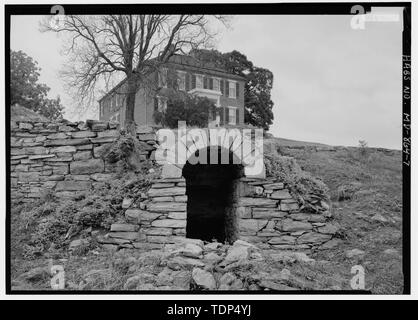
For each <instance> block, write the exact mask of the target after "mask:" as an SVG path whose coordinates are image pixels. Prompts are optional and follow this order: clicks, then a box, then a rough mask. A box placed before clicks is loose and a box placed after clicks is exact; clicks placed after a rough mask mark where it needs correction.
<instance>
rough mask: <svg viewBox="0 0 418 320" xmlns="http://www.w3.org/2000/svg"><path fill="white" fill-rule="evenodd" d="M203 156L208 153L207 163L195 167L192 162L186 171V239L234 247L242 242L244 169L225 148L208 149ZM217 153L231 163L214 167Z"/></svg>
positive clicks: (187, 165) (183, 170)
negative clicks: (240, 221) (240, 210)
mask: <svg viewBox="0 0 418 320" xmlns="http://www.w3.org/2000/svg"><path fill="white" fill-rule="evenodd" d="M199 152H200V153H202V152H205V155H204V156H205V157H206V160H207V161H206V163H194V162H191V161H190V158H189V159H188V161H187V162H186V164H185V165H184V167H183V169H182V175H183V177H184V178H185V180H186V195H187V224H186V237H188V238H198V239H202V240H206V241H211V240H213V239H216V240H217V241H219V242H230V243H232V242H233V241H235V240H236V239H237V238H238V226H237V216H236V207H237V206H236V204H237V201H238V197H239V183H240V178H242V177H243V176H244V166H243V165H242V164H234V161H233V160H234V159H233V158H234V156H235V155H234V154H233V152H231V151H230V150H228V149H225V148H221V147H218V146H214V147H207V148H206V149H200V150H197V151H196V153H199ZM213 153H215V154H216V156H217V158H218V159H220V158H221V157H222V153H224V156H225V155H226V156H227V157H228V158H229V159H228V160H229V163H228V164H222V163H212V164H211V161H210V160H211V159H210V158H211V157H213Z"/></svg>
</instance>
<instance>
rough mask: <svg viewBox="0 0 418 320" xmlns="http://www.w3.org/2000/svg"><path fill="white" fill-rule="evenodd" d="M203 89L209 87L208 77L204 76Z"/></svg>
mask: <svg viewBox="0 0 418 320" xmlns="http://www.w3.org/2000/svg"><path fill="white" fill-rule="evenodd" d="M203 89H208V78H207V77H203Z"/></svg>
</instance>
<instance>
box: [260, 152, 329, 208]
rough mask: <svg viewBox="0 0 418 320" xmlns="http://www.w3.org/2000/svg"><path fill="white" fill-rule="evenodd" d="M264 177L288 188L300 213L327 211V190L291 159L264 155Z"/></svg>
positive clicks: (322, 183) (319, 181) (323, 184)
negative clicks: (275, 180)
mask: <svg viewBox="0 0 418 320" xmlns="http://www.w3.org/2000/svg"><path fill="white" fill-rule="evenodd" d="M264 164H265V167H266V175H267V176H268V177H275V178H276V179H278V181H281V182H283V183H284V184H285V186H286V187H287V188H289V190H290V192H291V194H292V195H293V196H294V197H295V198H296V199H297V200H298V202H299V204H300V205H301V211H304V212H312V213H319V212H322V211H326V210H328V209H329V205H328V203H329V201H330V197H329V189H328V187H327V186H326V185H325V183H324V182H322V181H321V180H320V179H318V178H315V177H313V176H312V175H310V174H309V173H307V172H305V171H303V170H302V169H301V167H300V166H299V165H298V164H297V162H296V160H295V159H294V158H292V157H286V156H277V155H272V154H265V155H264Z"/></svg>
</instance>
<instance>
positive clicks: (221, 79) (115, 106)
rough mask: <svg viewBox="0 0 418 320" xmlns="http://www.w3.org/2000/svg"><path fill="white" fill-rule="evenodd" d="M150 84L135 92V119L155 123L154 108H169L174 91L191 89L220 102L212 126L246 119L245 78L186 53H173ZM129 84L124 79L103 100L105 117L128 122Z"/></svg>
mask: <svg viewBox="0 0 418 320" xmlns="http://www.w3.org/2000/svg"><path fill="white" fill-rule="evenodd" d="M146 81H147V85H141V86H139V88H138V90H137V93H136V96H135V113H134V117H135V122H136V123H137V124H138V125H148V126H155V125H156V123H155V121H154V117H153V115H154V112H155V111H156V110H159V111H163V110H165V108H167V100H168V97H169V96H170V93H173V92H187V93H189V94H194V95H198V96H202V97H207V98H209V99H210V100H212V101H213V102H214V104H215V105H216V107H217V108H216V114H210V115H209V123H208V126H209V127H214V126H224V125H232V126H235V125H242V124H243V123H244V85H245V78H243V77H241V76H237V75H235V74H231V73H227V72H226V71H225V70H222V69H219V68H216V67H214V66H213V64H207V63H206V64H203V63H202V62H200V61H199V60H197V59H196V58H194V57H192V56H186V55H173V56H172V57H171V58H170V60H169V61H168V62H167V63H165V64H164V65H162V66H161V67H160V68H159V69H158V71H155V72H152V73H151V74H150V75H149V76H148V77H147V80H146ZM125 86H126V84H125V80H123V81H121V82H120V83H119V84H118V85H117V86H116V87H114V88H113V89H112V90H110V91H109V92H108V93H107V94H106V95H104V96H103V97H102V98H101V99H100V100H99V107H100V111H99V112H100V114H99V119H100V120H102V121H109V120H111V121H117V122H119V123H120V125H121V127H123V126H124V124H125V110H126V90H124V88H125Z"/></svg>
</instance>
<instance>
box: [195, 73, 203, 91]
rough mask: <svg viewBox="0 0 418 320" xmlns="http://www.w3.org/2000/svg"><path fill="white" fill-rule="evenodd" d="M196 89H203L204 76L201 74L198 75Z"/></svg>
mask: <svg viewBox="0 0 418 320" xmlns="http://www.w3.org/2000/svg"><path fill="white" fill-rule="evenodd" d="M196 88H198V89H202V88H203V76H202V75H201V74H197V75H196Z"/></svg>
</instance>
